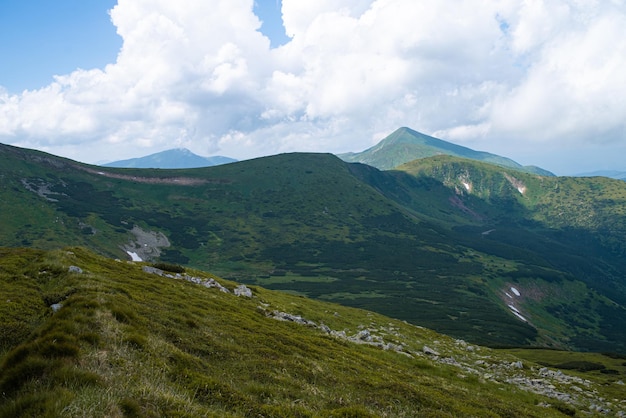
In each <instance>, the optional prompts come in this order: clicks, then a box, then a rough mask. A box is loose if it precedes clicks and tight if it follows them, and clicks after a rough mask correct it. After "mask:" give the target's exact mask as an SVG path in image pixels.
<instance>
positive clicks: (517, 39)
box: [0, 0, 626, 168]
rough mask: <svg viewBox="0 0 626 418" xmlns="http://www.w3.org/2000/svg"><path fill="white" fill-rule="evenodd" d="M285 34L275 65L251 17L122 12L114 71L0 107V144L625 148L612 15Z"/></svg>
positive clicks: (411, 9) (449, 12)
mask: <svg viewBox="0 0 626 418" xmlns="http://www.w3.org/2000/svg"><path fill="white" fill-rule="evenodd" d="M282 17H283V21H284V26H285V30H286V33H287V35H288V36H289V37H290V39H291V40H290V41H289V42H288V43H286V44H285V45H283V46H281V47H278V48H275V49H272V48H270V41H269V39H267V38H266V37H265V36H263V35H262V34H261V33H260V31H259V29H260V27H261V22H260V21H259V19H258V18H257V17H256V16H255V15H254V13H253V1H252V0H210V1H207V0H183V1H179V2H172V1H169V0H168V1H165V0H119V2H118V4H117V6H115V8H114V9H113V10H112V11H111V20H112V23H113V24H114V25H115V26H116V28H117V31H118V34H119V35H120V36H121V37H122V39H123V46H122V48H121V50H120V51H119V54H118V57H117V60H116V62H114V63H111V64H110V65H108V66H106V67H105V68H103V69H91V70H76V71H75V72H73V73H71V74H67V75H62V76H57V77H56V78H55V81H54V83H52V84H51V85H49V86H43V87H42V88H41V89H38V90H34V91H26V92H24V93H22V94H18V95H11V94H9V93H7V92H6V90H0V140H2V141H3V142H9V143H15V144H18V145H23V146H32V147H38V148H44V149H48V150H50V151H52V152H54V150H55V149H61V147H63V150H64V151H65V152H66V153H68V154H69V155H68V156H70V157H72V158H77V159H80V160H83V161H89V162H94V161H96V160H98V159H100V158H102V157H103V156H106V158H109V159H115V158H121V157H124V158H126V157H131V156H137V155H138V154H141V153H142V152H141V151H140V150H137V148H141V149H145V150H146V152H147V151H158V150H161V149H164V148H168V147H171V146H186V147H189V148H191V149H193V150H195V151H196V152H199V153H204V154H207V153H221V154H224V155H229V156H232V157H235V158H250V157H254V156H258V155H268V154H274V153H277V152H285V151H330V152H342V151H349V150H351V151H358V150H361V149H364V148H366V147H368V146H370V145H372V144H373V143H374V142H376V141H378V140H380V139H381V138H382V136H384V135H386V134H388V133H390V132H391V131H393V130H394V129H396V128H398V127H400V126H410V127H412V128H415V129H418V130H422V131H424V132H426V133H430V134H435V135H438V136H440V137H443V138H444V139H450V140H454V141H456V142H459V143H464V144H465V145H468V146H473V147H477V148H480V149H486V150H490V151H493V152H498V151H504V152H505V155H507V156H510V157H513V158H515V156H516V151H517V150H519V152H520V153H522V151H523V152H526V153H527V152H528V150H529V149H531V148H532V149H535V150H536V149H537V145H538V144H539V145H542V146H546V147H553V148H554V147H558V146H564V145H566V144H572V143H574V144H583V143H603V144H621V143H623V142H626V138H625V137H624V132H625V131H626V122H625V121H626V104H625V103H624V101H625V99H624V98H625V97H626V5H625V4H624V2H623V1H621V0H612V1H605V2H600V1H581V0H478V1H477V0H441V1H437V2H427V1H422V0H420V1H415V0H283V1H282ZM85 143H88V144H89V147H88V148H85V147H81V145H83V144H85ZM547 168H550V167H547Z"/></svg>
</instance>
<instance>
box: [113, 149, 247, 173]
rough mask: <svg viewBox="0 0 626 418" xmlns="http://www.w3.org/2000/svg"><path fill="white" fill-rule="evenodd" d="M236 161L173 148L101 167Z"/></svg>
mask: <svg viewBox="0 0 626 418" xmlns="http://www.w3.org/2000/svg"><path fill="white" fill-rule="evenodd" d="M236 161H237V160H235V159H233V158H229V157H222V156H220V155H217V156H214V157H202V156H200V155H197V154H194V153H193V152H191V151H189V150H188V149H186V148H174V149H170V150H166V151H162V152H157V153H156V154H150V155H146V156H145V157H140V158H131V159H128V160H120V161H113V162H111V163H107V164H103V167H117V168H201V167H213V166H216V165H222V164H228V163H234V162H236Z"/></svg>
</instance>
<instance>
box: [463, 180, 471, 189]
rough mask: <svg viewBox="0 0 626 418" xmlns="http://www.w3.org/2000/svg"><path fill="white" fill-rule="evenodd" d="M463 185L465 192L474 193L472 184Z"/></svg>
mask: <svg viewBox="0 0 626 418" xmlns="http://www.w3.org/2000/svg"><path fill="white" fill-rule="evenodd" d="M462 183H463V186H464V187H465V190H467V191H468V192H471V191H472V185H471V184H469V183H467V182H465V181H464V182H462Z"/></svg>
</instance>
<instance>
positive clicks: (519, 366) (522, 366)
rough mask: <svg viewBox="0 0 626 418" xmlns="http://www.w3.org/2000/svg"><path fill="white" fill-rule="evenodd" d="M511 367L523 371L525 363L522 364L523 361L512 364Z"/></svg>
mask: <svg viewBox="0 0 626 418" xmlns="http://www.w3.org/2000/svg"><path fill="white" fill-rule="evenodd" d="M511 367H513V368H514V369H523V368H524V363H522V362H521V361H514V362H513V363H511Z"/></svg>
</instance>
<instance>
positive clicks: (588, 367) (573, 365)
mask: <svg viewBox="0 0 626 418" xmlns="http://www.w3.org/2000/svg"><path fill="white" fill-rule="evenodd" d="M554 367H555V368H557V369H564V370H578V371H580V372H590V371H592V370H603V369H606V366H605V365H604V364H600V363H594V362H591V361H583V360H579V361H568V362H565V363H561V364H557V365H555V366H554Z"/></svg>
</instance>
